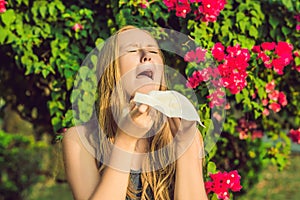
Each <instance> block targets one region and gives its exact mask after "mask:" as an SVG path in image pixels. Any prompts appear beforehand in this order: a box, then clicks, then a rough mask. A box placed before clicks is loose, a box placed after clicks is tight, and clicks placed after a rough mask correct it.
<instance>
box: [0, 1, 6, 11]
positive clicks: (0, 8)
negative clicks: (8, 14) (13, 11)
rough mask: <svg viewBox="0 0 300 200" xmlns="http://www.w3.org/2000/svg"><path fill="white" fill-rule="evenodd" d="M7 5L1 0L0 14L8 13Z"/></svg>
mask: <svg viewBox="0 0 300 200" xmlns="http://www.w3.org/2000/svg"><path fill="white" fill-rule="evenodd" d="M6 4H7V2H6V1H4V0H0V13H4V12H5V11H6V7H5V5H6Z"/></svg>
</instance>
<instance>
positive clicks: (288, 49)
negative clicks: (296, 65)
mask: <svg viewBox="0 0 300 200" xmlns="http://www.w3.org/2000/svg"><path fill="white" fill-rule="evenodd" d="M292 50H293V45H292V44H289V43H287V42H283V41H279V42H278V43H277V44H276V43H275V42H263V43H262V44H261V45H255V46H253V47H252V51H253V52H254V53H257V59H260V60H261V61H262V62H263V63H264V65H265V67H266V68H269V69H272V67H273V69H274V71H275V72H276V73H277V74H279V75H283V74H284V68H285V67H286V66H287V65H289V64H290V63H291V62H292V61H293V53H292Z"/></svg>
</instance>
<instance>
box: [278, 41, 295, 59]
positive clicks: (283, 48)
mask: <svg viewBox="0 0 300 200" xmlns="http://www.w3.org/2000/svg"><path fill="white" fill-rule="evenodd" d="M292 50H293V45H292V44H289V43H287V42H282V41H280V42H278V44H277V47H276V49H275V53H277V55H279V56H282V55H285V54H292Z"/></svg>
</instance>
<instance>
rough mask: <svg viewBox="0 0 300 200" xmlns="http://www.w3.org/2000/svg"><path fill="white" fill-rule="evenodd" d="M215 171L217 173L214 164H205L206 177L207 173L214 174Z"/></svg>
mask: <svg viewBox="0 0 300 200" xmlns="http://www.w3.org/2000/svg"><path fill="white" fill-rule="evenodd" d="M216 171H217V166H216V164H215V163H214V162H211V161H209V162H208V164H207V172H208V175H209V173H212V174H214V173H216Z"/></svg>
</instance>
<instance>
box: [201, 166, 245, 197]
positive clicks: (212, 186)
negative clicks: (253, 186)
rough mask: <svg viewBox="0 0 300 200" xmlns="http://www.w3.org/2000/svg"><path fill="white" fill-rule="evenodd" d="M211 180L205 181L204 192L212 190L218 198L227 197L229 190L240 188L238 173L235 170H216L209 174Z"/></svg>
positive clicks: (234, 190) (235, 190)
mask: <svg viewBox="0 0 300 200" xmlns="http://www.w3.org/2000/svg"><path fill="white" fill-rule="evenodd" d="M210 179H211V181H207V182H205V189H206V193H207V194H208V193H210V192H214V193H215V194H216V195H217V197H218V199H225V200H228V199H229V190H232V191H233V192H238V191H240V190H241V189H242V186H241V185H240V179H241V177H240V175H239V174H238V172H237V171H236V170H234V171H231V172H228V173H227V172H223V173H222V172H217V173H215V174H210Z"/></svg>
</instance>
